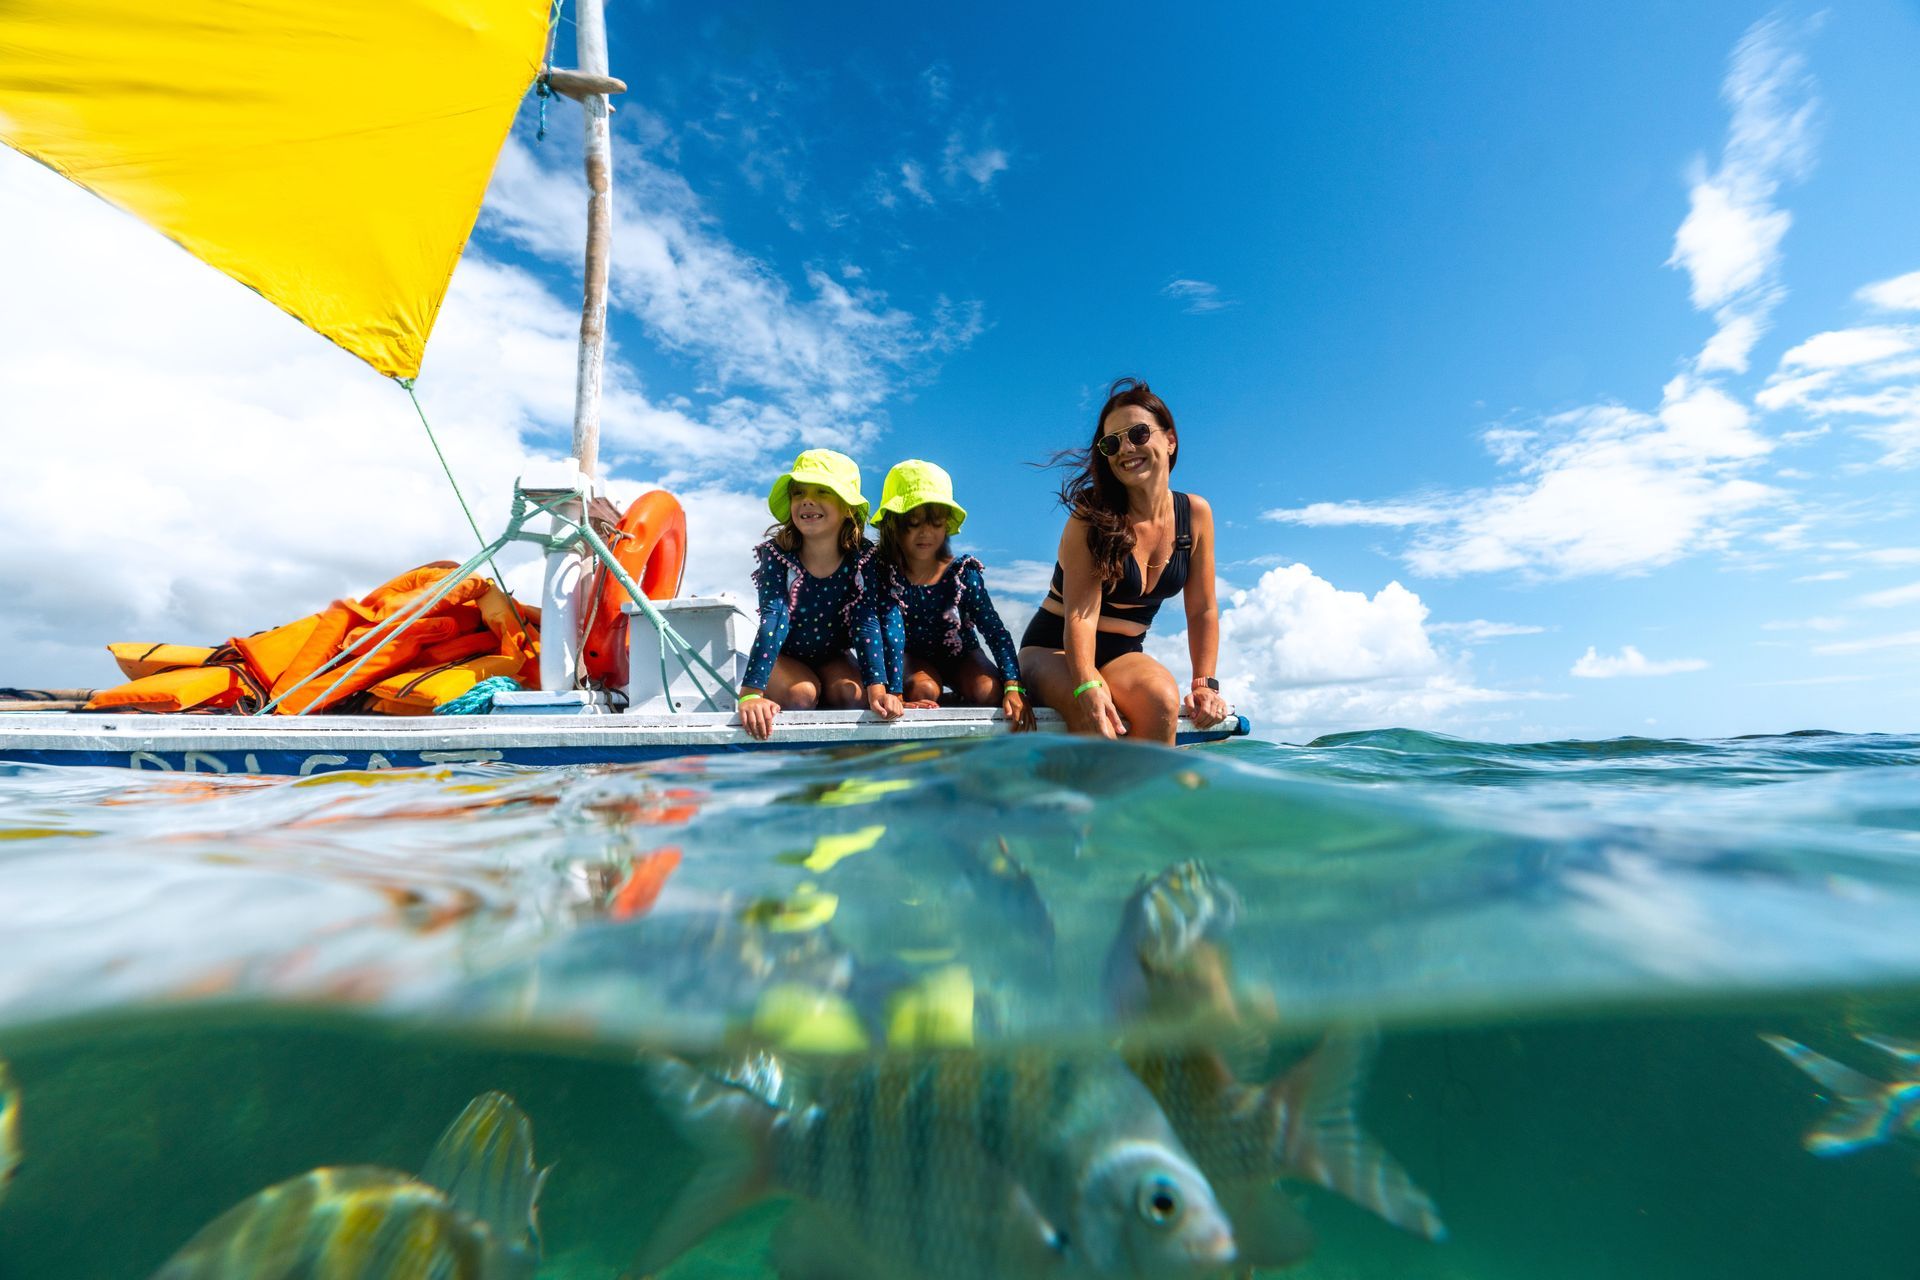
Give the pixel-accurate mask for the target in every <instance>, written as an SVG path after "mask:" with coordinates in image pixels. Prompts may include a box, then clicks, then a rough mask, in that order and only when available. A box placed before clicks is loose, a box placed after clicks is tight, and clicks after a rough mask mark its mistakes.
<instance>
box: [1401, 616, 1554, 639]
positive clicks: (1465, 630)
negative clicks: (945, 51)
mask: <svg viewBox="0 0 1920 1280" xmlns="http://www.w3.org/2000/svg"><path fill="white" fill-rule="evenodd" d="M1545 630H1546V628H1545V627H1536V626H1531V625H1528V624H1526V623H1520V622H1488V621H1487V620H1486V619H1485V618H1475V619H1473V621H1471V622H1434V623H1429V624H1428V626H1427V631H1428V632H1429V633H1430V634H1433V635H1443V636H1457V637H1459V639H1460V641H1461V643H1463V644H1479V643H1481V642H1483V641H1486V640H1499V639H1504V638H1505V637H1507V636H1537V635H1539V634H1540V633H1541V632H1543V631H1545Z"/></svg>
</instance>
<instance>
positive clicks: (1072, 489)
mask: <svg viewBox="0 0 1920 1280" xmlns="http://www.w3.org/2000/svg"><path fill="white" fill-rule="evenodd" d="M1179 456H1180V437H1179V435H1178V433H1177V432H1176V431H1175V429H1174V425H1173V413H1172V412H1171V411H1170V410H1169V409H1168V408H1167V406H1166V402H1165V401H1163V400H1161V399H1160V397H1159V396H1157V395H1155V394H1154V393H1153V389H1152V388H1151V387H1149V386H1147V384H1146V383H1144V382H1141V381H1140V380H1139V379H1137V378H1122V379H1120V380H1119V381H1118V382H1116V383H1114V384H1113V386H1112V387H1111V388H1110V389H1109V391H1108V395H1107V402H1106V404H1104V405H1102V406H1101V408H1100V413H1099V416H1098V417H1096V418H1095V419H1094V426H1093V440H1092V442H1091V443H1090V444H1089V445H1088V447H1087V448H1086V449H1085V450H1074V451H1072V452H1069V453H1066V454H1062V455H1060V460H1062V461H1065V462H1068V463H1070V464H1071V465H1074V466H1076V467H1077V468H1078V470H1077V471H1075V473H1074V474H1073V475H1071V476H1069V477H1068V479H1067V480H1066V482H1065V483H1063V484H1062V485H1061V486H1060V502H1061V505H1062V506H1064V507H1066V508H1067V510H1068V511H1069V512H1071V513H1072V514H1071V515H1070V517H1069V518H1068V520H1067V527H1066V529H1065V530H1064V531H1063V532H1062V533H1061V535H1060V556H1059V560H1058V561H1057V562H1056V563H1055V564H1054V566H1053V586H1052V588H1051V589H1050V590H1049V591H1048V592H1047V598H1046V599H1045V600H1044V601H1042V602H1041V605H1040V608H1039V611H1038V612H1036V613H1035V614H1034V615H1033V621H1032V622H1030V623H1028V624H1027V631H1026V634H1025V635H1024V636H1022V637H1021V638H1020V646H1021V648H1020V671H1021V674H1022V675H1023V676H1024V677H1025V678H1026V683H1027V685H1028V687H1029V688H1030V689H1031V690H1032V691H1033V694H1034V696H1035V697H1037V698H1038V699H1039V700H1040V701H1042V702H1044V703H1046V704H1047V705H1048V706H1050V707H1052V708H1053V709H1054V710H1055V711H1058V712H1059V713H1060V714H1061V715H1062V716H1064V717H1066V720H1067V724H1068V725H1069V726H1070V727H1071V728H1072V729H1073V730H1074V732H1076V733H1086V734H1098V735H1100V736H1101V737H1103V738H1115V737H1119V736H1121V735H1122V734H1125V735H1126V736H1128V737H1131V738H1138V739H1144V740H1146V741H1148V742H1160V743H1166V744H1168V745H1171V744H1172V743H1173V740H1174V730H1175V727H1176V726H1177V724H1178V722H1179V718H1180V708H1181V697H1180V688H1179V685H1178V684H1176V683H1175V681H1174V678H1173V673H1172V672H1170V671H1168V670H1167V669H1166V668H1165V667H1163V666H1161V665H1160V664H1159V663H1158V662H1156V661H1155V660H1154V659H1152V658H1150V657H1148V656H1147V654H1146V652H1145V647H1146V635H1147V628H1148V627H1149V626H1151V625H1152V623H1153V619H1154V615H1155V614H1156V613H1157V612H1158V611H1159V609H1160V605H1161V602H1162V601H1165V600H1168V599H1171V598H1172V597H1173V596H1175V595H1179V596H1181V597H1182V599H1183V601H1184V603H1185V605H1186V614H1187V652H1188V654H1189V655H1190V657H1191V659H1192V663H1193V684H1192V690H1191V692H1190V693H1188V694H1187V697H1186V700H1185V702H1186V706H1187V709H1188V711H1189V712H1190V713H1191V714H1192V716H1193V722H1194V724H1195V725H1197V726H1199V727H1201V728H1207V727H1209V726H1211V725H1214V724H1218V723H1219V722H1220V721H1222V720H1224V719H1226V717H1227V704H1226V701H1225V700H1224V699H1223V698H1221V696H1220V682H1219V681H1218V680H1216V679H1214V661H1215V659H1216V658H1217V657H1218V655H1219V650H1220V612H1219V607H1218V605H1217V603H1216V601H1215V598H1214V587H1213V508H1211V507H1209V506H1208V505H1207V502H1206V499H1204V498H1200V497H1197V496H1195V495H1193V494H1189V493H1176V492H1174V489H1173V485H1172V483H1171V478H1172V473H1173V466H1174V463H1175V462H1176V461H1177V460H1178V458H1179Z"/></svg>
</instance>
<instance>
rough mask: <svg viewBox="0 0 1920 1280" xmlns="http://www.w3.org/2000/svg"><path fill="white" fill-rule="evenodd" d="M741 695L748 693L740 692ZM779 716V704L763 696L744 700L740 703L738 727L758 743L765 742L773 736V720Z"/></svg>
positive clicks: (745, 691)
mask: <svg viewBox="0 0 1920 1280" xmlns="http://www.w3.org/2000/svg"><path fill="white" fill-rule="evenodd" d="M741 692H742V694H745V693H747V692H750V691H749V690H744V689H743V690H741ZM779 714H780V704H779V703H777V702H775V701H774V700H773V699H771V698H768V697H765V696H764V695H763V696H759V697H753V698H746V699H745V700H744V701H742V702H741V703H740V727H741V728H742V729H745V730H746V731H747V733H748V734H749V735H750V736H752V737H755V738H758V739H760V741H762V742H765V741H766V740H767V739H768V738H771V737H772V736H773V718H774V717H775V716H777V715H779Z"/></svg>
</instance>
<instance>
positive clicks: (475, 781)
mask: <svg viewBox="0 0 1920 1280" xmlns="http://www.w3.org/2000/svg"><path fill="white" fill-rule="evenodd" d="M1916 763H1920V739H1915V738H1911V737H1882V736H1875V737H1859V736H1840V735H1797V736H1786V737H1770V738H1752V739H1738V740H1731V741H1718V742H1684V741H1656V740H1646V739H1622V740H1615V741H1610V742H1598V743H1543V744H1529V745H1521V746H1501V745H1492V744H1483V743H1474V742H1466V741H1460V740H1455V739H1448V738H1443V737H1435V736H1431V735H1426V734H1419V733H1411V732H1404V731H1386V732H1377V733H1364V734H1349V735H1341V736H1339V737H1335V738H1329V739H1324V740H1322V741H1320V742H1317V743H1315V744H1313V745H1311V746H1308V747H1287V746H1274V745H1269V744H1264V743H1256V742H1243V743H1234V744H1229V745H1226V746H1222V747H1216V748H1208V749H1200V750H1188V751H1181V752H1162V751H1158V750H1149V749H1144V748H1134V747H1128V746H1113V745H1108V744H1096V743H1086V742H1078V741H1071V740H1064V739H1056V738H1047V739H1038V738H1027V739H1015V738H1007V739H1002V740H997V741H992V742H987V743H979V744H972V745H964V746H958V747H901V748H896V749H888V750H878V751H869V752H861V753H851V754H845V753H843V754H795V755H791V756H784V757H782V756H775V755H743V756H723V757H705V758H697V759H688V760H684V761H678V762H672V763H668V764H662V765H654V766H640V767H619V768H572V769H563V770H552V771H514V770H505V769H499V768H494V767H488V766H476V767H466V768H456V769H446V770H438V771H397V772H393V773H379V774H338V775H331V776H322V777H315V778H307V779H298V780H292V779H283V780H261V779H244V778H229V777H181V776H178V775H172V776H162V775H150V774H140V773H129V772H120V771H90V770H89V771H78V770H55V769H37V768H21V767H7V768H6V769H5V771H4V772H0V902H5V903H6V904H7V908H6V914H7V925H8V927H7V928H6V929H5V930H3V931H0V1023H5V1022H19V1021H23V1020H37V1019H41V1018H46V1017H50V1016H57V1015H62V1014H70V1013H74V1012H79V1011H82V1010H87V1009H99V1008H102V1007H115V1006H119V1005H121V1004H124V1003H126V1002H134V1001H174V1000H181V999H202V998H219V999H228V998H233V997H256V996H257V997H267V998H271V999H286V1000H300V1001H309V1000H316V999H318V1000H328V1001H344V1002H348V1003H351V1004H356V1005H370V1006H375V1007H380V1008H386V1009H394V1010H403V1011H406V1012H408V1013H411V1014H431V1015H436V1016H438V1015H446V1016H450V1017H456V1018H459V1019H463V1020H475V1021H480V1022H486V1023H490V1024H500V1023H507V1024H511V1025H515V1026H523V1027H528V1028H534V1029H542V1028H545V1029H555V1030H569V1031H581V1030H586V1031H591V1032H593V1033H595V1034H604V1035H613V1036H619V1037H634V1038H642V1039H647V1040H652V1041H656V1042H666V1043H672V1044H676V1045H681V1046H694V1045H706V1044H712V1043H716V1042H717V1041H719V1040H720V1039H722V1038H724V1037H725V1036H726V1035H728V1034H729V1033H731V1032H734V1031H737V1030H738V1029H739V1028H740V1027H742V1026H745V1025H747V1024H748V1023H749V1022H750V1021H751V1019H752V1018H753V1016H754V1013H755V1010H756V1008H757V1007H759V1003H760V1002H761V1001H762V1000H763V999H764V998H765V995H766V992H767V990H768V989H769V988H770V987H771V986H774V985H778V984H779V983H781V982H782V981H787V980H793V981H798V982H800V983H802V984H816V985H817V984H825V985H826V986H828V987H829V988H831V989H833V990H835V991H837V992H839V993H840V994H842V995H845V996H846V997H847V998H848V999H849V1000H850V1001H851V1002H852V1003H853V1004H854V1005H855V1006H856V1008H858V1009H860V1010H861V1012H862V1013H863V1016H866V1017H868V1018H869V1020H872V1019H877V1018H878V1016H879V1014H878V1008H879V1005H880V1002H882V1001H883V1000H884V998H885V996H886V994H887V993H888V992H889V991H891V990H894V989H897V988H898V987H900V986H901V985H903V984H905V983H908V982H911V981H912V980H914V978H915V977H916V975H917V974H920V973H922V972H925V971H927V970H928V969H930V968H935V967H951V966H954V965H961V966H965V968H966V969H967V971H968V972H969V974H970V976H971V980H972V981H973V983H974V985H975V988H976V991H977V992H978V999H979V1001H980V1011H981V1031H982V1034H983V1036H985V1037H988V1038H992V1037H1004V1038H1008V1039H1020V1040H1033V1039H1040V1040H1046V1039H1052V1038H1058V1037H1065V1036H1076V1035H1080V1034H1082V1033H1085V1032H1088V1031H1098V1030H1099V1029H1100V1028H1101V1027H1102V1025H1103V1024H1104V1023H1105V1021H1106V1020H1107V1010H1106V1009H1105V1007H1104V1004H1103V1002H1102V1000H1101V998H1100V994H1099V993H1100V984H1099V967H1100V964H1101V961H1102V958H1103V956H1104V954H1105V950H1106V947H1107V945H1108V943H1109V941H1110V939H1111V937H1112V932H1113V925H1114V920H1115V913H1116V911H1117V909H1118V906H1119V904H1120V902H1121V901H1122V900H1123V899H1124V898H1125V896H1126V894H1127V893H1128V891H1129V890H1130V889H1131V887H1132V886H1133V884H1134V883H1135V882H1136V881H1137V879H1138V878H1139V877H1141V876H1143V875H1148V874H1152V873H1154V872H1157V871H1159V870H1160V869H1162V868H1164V867H1166V866H1168V865H1169V864H1171V863H1174V862H1178V861H1181V860H1184V859H1189V858H1199V859H1203V860H1205V861H1206V862H1207V863H1208V865H1209V866H1211V867H1212V868H1213V869H1214V871H1215V872H1216V873H1217V874H1219V875H1221V876H1222V877H1224V878H1225V879H1226V880H1227V881H1228V882H1230V883H1231V884H1232V885H1233V886H1234V887H1235V888H1236V889H1237V890H1238V891H1239V894H1240V896H1241V898H1242V900H1243V907H1244V912H1243V916H1242V920H1241V924H1240V927H1239V929H1238V931H1237V933H1236V935H1235V954H1234V960H1235V965H1236V975H1237V979H1238V982H1239V984H1240V986H1241V987H1242V988H1243V989H1244V990H1246V991H1247V992H1249V993H1251V994H1252V997H1253V1004H1254V1005H1255V1006H1257V1007H1267V1008H1270V1009H1272V1010H1273V1011H1275V1012H1276V1013H1279V1014H1281V1015H1283V1016H1285V1017H1287V1018H1289V1019H1294V1020H1299V1021H1312V1020H1314V1019H1317V1018H1322V1017H1327V1016H1331V1015H1336V1014H1337V1015H1339V1016H1342V1017H1353V1016H1359V1015H1369V1016H1372V1017H1376V1018H1381V1019H1386V1020H1392V1019H1396V1018H1413V1017H1417V1018H1436V1017H1456V1016H1460V1015H1462V1014H1463V1013H1466V1012H1469V1011H1472V1012H1475V1013H1478V1014H1482V1015H1485V1014H1492V1015H1496V1016H1498V1015H1501V1014H1504V1013H1524V1012H1527V1011H1530V1010H1537V1009H1541V1008H1565V1007H1578V1006H1581V1005H1585V1004H1595V1003H1600V1004H1605V1005H1609V1006H1616V1005H1619V1004H1621V1003H1626V1004H1638V1003H1649V1004H1653V1003H1661V1002H1666V1001H1670V1000H1672V999H1675V998H1684V997H1688V996H1702V997H1708V998H1717V997H1724V996H1726V995H1727V994H1729V993H1739V992H1743V991H1769V990H1772V991H1779V990H1789V989H1796V988H1806V987H1822V986H1825V987H1834V988H1839V987H1846V988H1856V989H1857V988H1862V987H1871V986H1878V985H1883V984H1899V983H1903V982H1912V981H1914V980H1915V979H1916V976H1917V975H1920V798H1916V796H1917V794H1920V793H1916V791H1915V788H1914V785H1913V778H1914V774H1913V771H1912V769H1913V766H1914V765H1915V764H1916ZM660 850H673V851H677V853H678V855H679V859H680V860H679V862H678V864H677V866H673V867H672V868H670V870H669V871H668V872H667V874H666V875H665V878H664V881H663V883H662V885H661V888H660V891H659V893H658V897H657V900H655V901H652V902H650V903H646V904H638V903H637V900H632V898H631V895H632V893H633V890H632V889H631V888H629V889H628V896H629V900H628V901H626V902H625V903H624V905H618V904H619V900H620V894H621V890H622V886H623V884H624V883H625V882H626V880H627V879H628V877H629V875H630V872H631V870H632V868H633V866H634V864H635V863H636V861H637V860H638V861H639V862H641V863H642V865H643V867H646V866H651V867H652V869H653V871H655V872H658V871H659V870H660V867H659V865H658V863H657V861H655V862H651V863H650V862H649V861H648V860H649V855H652V854H654V853H655V852H656V851H660ZM668 856H669V857H670V856H671V855H668ZM638 905H644V908H645V909H644V910H638V909H636V906H638ZM619 917H624V918H619ZM749 953H751V954H749Z"/></svg>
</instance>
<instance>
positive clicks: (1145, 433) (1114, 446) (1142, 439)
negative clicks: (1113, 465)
mask: <svg viewBox="0 0 1920 1280" xmlns="http://www.w3.org/2000/svg"><path fill="white" fill-rule="evenodd" d="M1160 429H1161V428H1160V427H1159V426H1157V425H1156V424H1154V423H1151V422H1136V423H1134V424H1133V425H1132V426H1130V427H1128V428H1127V429H1126V430H1125V431H1115V432H1113V433H1112V434H1110V435H1104V436H1101V437H1100V438H1099V439H1098V440H1095V441H1094V442H1093V447H1094V448H1096V449H1098V450H1099V451H1100V456H1101V457H1103V458H1111V457H1113V456H1114V455H1115V454H1117V453H1119V452H1120V445H1121V444H1122V443H1123V442H1124V443H1126V444H1130V445H1132V446H1133V447H1134V448H1136V449H1144V448H1146V447H1147V441H1149V440H1151V439H1153V433H1154V432H1156V431H1159V430H1160Z"/></svg>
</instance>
